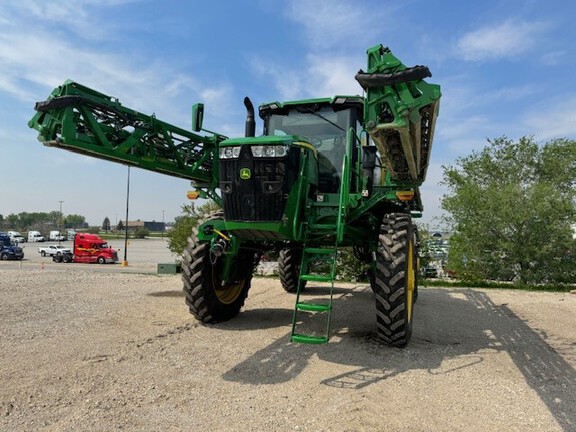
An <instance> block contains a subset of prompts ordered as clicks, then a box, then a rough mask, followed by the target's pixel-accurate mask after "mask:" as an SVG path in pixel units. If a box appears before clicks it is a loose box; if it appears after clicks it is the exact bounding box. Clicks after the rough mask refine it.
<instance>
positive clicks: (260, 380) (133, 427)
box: [0, 257, 576, 431]
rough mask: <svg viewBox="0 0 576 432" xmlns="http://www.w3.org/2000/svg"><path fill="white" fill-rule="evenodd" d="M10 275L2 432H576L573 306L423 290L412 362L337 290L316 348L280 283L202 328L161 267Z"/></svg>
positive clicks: (370, 315)
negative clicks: (328, 327) (299, 339)
mask: <svg viewBox="0 0 576 432" xmlns="http://www.w3.org/2000/svg"><path fill="white" fill-rule="evenodd" d="M162 258H165V257H162ZM0 264H2V266H1V267H0V275H1V278H0V296H1V298H2V301H1V303H0V388H1V389H2V391H1V392H0V430H1V431H33V430H42V431H78V430H83V431H112V430H128V431H201V430H202V431H264V430H265V431H293V430H301V431H382V430H389V431H463V430H466V431H468V430H479V431H502V430H506V431H562V430H564V431H576V369H575V367H576V328H575V316H576V295H574V294H568V293H566V294H559V293H527V292H518V291H507V290H480V289H442V288H423V289H421V292H420V297H419V299H418V303H417V305H416V308H415V323H414V334H413V337H412V341H411V343H410V345H409V346H408V348H406V349H403V350H400V349H393V348H388V347H385V346H383V345H381V344H380V343H379V342H378V340H377V339H376V337H375V334H374V330H375V318H374V309H375V308H374V300H373V296H372V293H371V291H370V289H369V287H368V286H366V285H352V284H339V285H338V287H337V289H336V302H335V309H334V314H333V332H332V334H333V336H332V338H331V341H330V343H329V344H327V345H322V346H313V345H300V344H291V343H290V342H289V333H290V323H291V317H292V307H293V302H294V297H293V296H291V295H289V294H286V293H284V292H283V290H282V288H281V287H280V283H279V281H277V280H276V279H272V278H256V279H254V281H253V286H252V288H251V291H250V294H249V298H248V300H247V302H246V307H245V309H244V310H243V312H242V313H241V314H240V315H239V316H238V317H237V318H236V319H234V320H232V321H229V322H226V323H222V324H218V325H213V326H204V325H200V324H199V323H197V322H196V321H195V320H194V319H193V318H192V316H191V315H190V314H189V313H188V312H187V310H186V307H185V305H184V298H183V295H182V293H181V282H180V276H179V275H156V274H153V271H152V270H151V269H153V268H154V266H155V264H154V263H149V265H148V266H147V267H145V266H144V265H142V267H141V268H142V269H143V270H142V272H140V273H134V272H133V269H132V271H131V269H129V268H121V267H120V266H119V265H115V266H114V265H110V266H100V267H99V266H98V265H93V266H92V267H87V268H86V267H78V265H75V264H69V265H67V266H64V267H62V266H60V267H58V266H55V265H46V266H45V268H44V269H42V268H41V266H40V265H39V264H38V262H34V263H33V262H28V263H24V265H23V266H22V267H20V268H18V267H15V266H13V264H14V263H0ZM316 294H318V290H315V289H314V288H311V289H310V290H309V294H308V295H309V296H315V295H316Z"/></svg>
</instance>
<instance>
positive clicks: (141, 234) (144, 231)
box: [133, 227, 150, 239]
mask: <svg viewBox="0 0 576 432" xmlns="http://www.w3.org/2000/svg"><path fill="white" fill-rule="evenodd" d="M133 235H134V238H137V239H143V238H146V237H148V236H149V235H150V230H149V229H148V228H144V227H140V228H136V229H135V230H134V234H133Z"/></svg>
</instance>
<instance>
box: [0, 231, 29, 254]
mask: <svg viewBox="0 0 576 432" xmlns="http://www.w3.org/2000/svg"><path fill="white" fill-rule="evenodd" d="M23 258H24V249H23V248H21V247H20V246H18V244H17V243H15V242H14V241H13V240H12V239H11V238H10V236H9V235H8V234H7V233H5V232H1V233H0V260H2V261H6V260H22V259H23Z"/></svg>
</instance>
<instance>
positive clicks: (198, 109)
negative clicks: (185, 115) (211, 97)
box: [192, 103, 204, 132]
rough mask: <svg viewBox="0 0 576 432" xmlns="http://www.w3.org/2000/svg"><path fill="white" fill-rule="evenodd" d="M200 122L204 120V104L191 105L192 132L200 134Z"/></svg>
mask: <svg viewBox="0 0 576 432" xmlns="http://www.w3.org/2000/svg"><path fill="white" fill-rule="evenodd" d="M202 120H204V104H202V103H197V104H194V105H192V130H193V131H194V132H200V131H201V130H202Z"/></svg>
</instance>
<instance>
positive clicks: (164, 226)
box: [160, 210, 166, 241]
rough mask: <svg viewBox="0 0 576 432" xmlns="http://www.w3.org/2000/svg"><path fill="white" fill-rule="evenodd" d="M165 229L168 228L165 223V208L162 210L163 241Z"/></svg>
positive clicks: (161, 235)
mask: <svg viewBox="0 0 576 432" xmlns="http://www.w3.org/2000/svg"><path fill="white" fill-rule="evenodd" d="M165 230H166V225H164V210H162V233H161V234H160V237H161V238H162V241H164V231H165Z"/></svg>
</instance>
